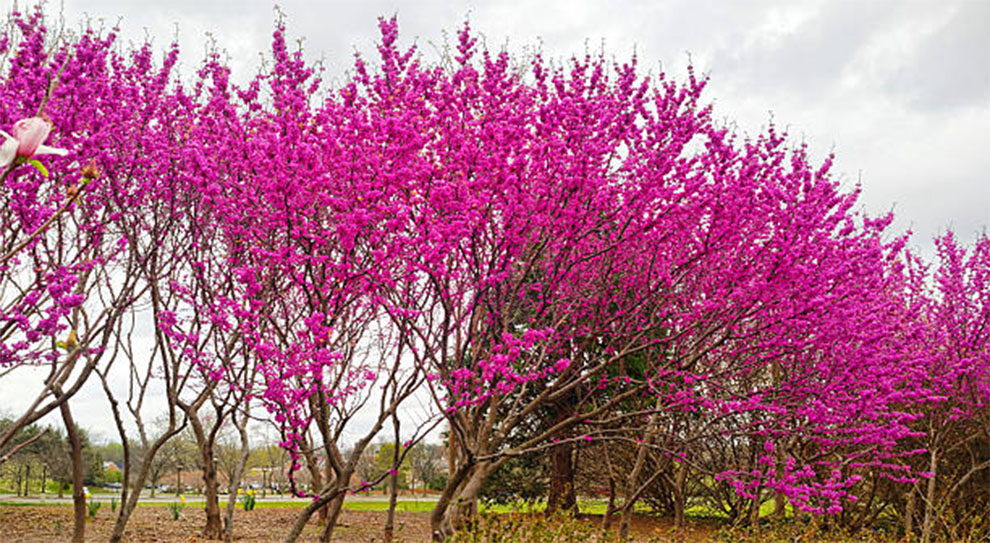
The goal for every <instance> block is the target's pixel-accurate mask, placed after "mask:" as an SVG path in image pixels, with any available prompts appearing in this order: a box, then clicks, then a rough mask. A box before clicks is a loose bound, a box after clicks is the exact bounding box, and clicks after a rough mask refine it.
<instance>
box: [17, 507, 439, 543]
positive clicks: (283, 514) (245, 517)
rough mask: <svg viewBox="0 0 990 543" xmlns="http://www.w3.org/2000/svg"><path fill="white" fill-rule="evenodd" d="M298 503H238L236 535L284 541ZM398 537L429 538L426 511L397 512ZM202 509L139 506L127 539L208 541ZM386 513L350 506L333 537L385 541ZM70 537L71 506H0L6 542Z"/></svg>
mask: <svg viewBox="0 0 990 543" xmlns="http://www.w3.org/2000/svg"><path fill="white" fill-rule="evenodd" d="M298 513H299V509H289V508H286V509H275V508H269V509H255V510H254V511H251V512H245V511H243V510H240V509H238V510H237V512H236V513H235V517H234V519H235V520H234V522H235V525H234V529H235V540H236V541H241V542H245V543H248V542H269V541H280V540H281V538H282V537H283V536H284V534H285V532H286V531H287V530H288V528H289V526H290V525H291V524H292V522H294V521H295V518H296V515H297V514H298ZM397 521H398V522H397V538H396V541H397V543H399V542H405V543H426V542H428V541H429V540H430V538H429V533H430V530H429V523H430V519H429V516H428V515H427V514H424V513H400V514H398V515H397ZM113 522H114V516H113V515H112V514H110V511H108V510H104V509H101V510H100V512H99V513H98V514H97V516H96V518H95V519H93V520H91V521H89V522H88V523H87V525H86V541H106V540H107V539H109V537H110V532H111V530H112V529H113ZM203 522H204V521H203V515H202V512H201V511H200V510H199V509H198V508H197V509H194V508H192V507H187V508H186V509H185V510H183V511H182V514H181V515H180V517H179V520H172V514H171V512H169V510H168V509H166V508H165V507H138V508H137V510H136V511H135V512H134V514H133V515H132V517H131V520H130V521H129V522H128V524H127V526H128V527H127V531H126V532H125V538H124V540H125V541H128V542H134V543H138V542H140V543H152V542H154V543H179V542H182V543H198V542H203V541H206V540H205V539H203V538H202V537H201V536H200V535H199V532H200V531H201V529H202V525H203ZM384 523H385V513H383V512H379V511H347V510H345V511H344V512H343V513H342V515H341V519H340V524H339V525H338V526H337V529H336V530H335V532H334V541H339V542H341V543H359V542H360V543H365V542H372V541H382V526H383V525H384ZM319 533H320V526H318V525H317V522H316V520H315V519H314V520H313V521H312V522H310V524H309V525H308V526H307V527H306V530H305V531H304V532H303V536H302V537H301V538H300V541H317V539H318V536H319ZM71 537H72V508H71V507H68V506H66V507H61V506H57V507H56V506H46V507H34V506H16V507H14V506H0V541H3V542H4V543H14V542H16V543H28V542H31V543H34V542H48V541H51V542H61V541H69V540H70V539H71Z"/></svg>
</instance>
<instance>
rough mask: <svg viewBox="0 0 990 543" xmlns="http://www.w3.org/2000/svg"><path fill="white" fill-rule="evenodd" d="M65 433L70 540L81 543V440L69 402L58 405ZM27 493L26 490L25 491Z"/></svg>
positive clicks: (83, 525) (83, 521)
mask: <svg viewBox="0 0 990 543" xmlns="http://www.w3.org/2000/svg"><path fill="white" fill-rule="evenodd" d="M59 410H60V411H61V413H62V422H63V423H64V424H65V434H66V437H68V439H69V449H70V456H71V458H72V542H73V543H82V542H83V541H84V540H85V539H86V495H85V494H84V493H83V466H82V440H81V439H79V432H78V431H77V430H76V423H75V422H74V421H73V420H72V412H71V411H69V402H63V403H62V405H60V406H59ZM25 495H27V492H25Z"/></svg>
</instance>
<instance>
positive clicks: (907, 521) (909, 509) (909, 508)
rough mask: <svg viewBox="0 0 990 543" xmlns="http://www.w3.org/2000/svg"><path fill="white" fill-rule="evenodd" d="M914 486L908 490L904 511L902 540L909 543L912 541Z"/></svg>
mask: <svg viewBox="0 0 990 543" xmlns="http://www.w3.org/2000/svg"><path fill="white" fill-rule="evenodd" d="M914 493H915V488H914V485H911V488H910V489H909V490H908V495H907V505H906V506H905V508H904V509H905V510H904V539H905V540H906V541H908V542H909V543H910V542H911V541H914V508H915V502H914Z"/></svg>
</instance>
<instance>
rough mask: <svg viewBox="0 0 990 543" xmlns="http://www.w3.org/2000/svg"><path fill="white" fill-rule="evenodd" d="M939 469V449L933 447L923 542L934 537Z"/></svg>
mask: <svg viewBox="0 0 990 543" xmlns="http://www.w3.org/2000/svg"><path fill="white" fill-rule="evenodd" d="M937 469H938V449H937V448H935V447H932V452H931V459H930V461H929V463H928V471H929V472H930V473H931V477H930V478H929V479H928V489H927V491H926V494H925V519H924V521H923V524H922V525H921V543H929V542H930V541H931V537H932V526H933V525H934V524H935V474H936V470H937Z"/></svg>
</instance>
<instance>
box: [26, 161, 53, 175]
mask: <svg viewBox="0 0 990 543" xmlns="http://www.w3.org/2000/svg"><path fill="white" fill-rule="evenodd" d="M28 164H30V165H32V166H34V169H36V170H38V171H39V172H41V175H43V176H45V177H48V168H46V167H45V165H44V164H42V163H41V161H39V160H37V159H34V158H32V159H31V160H29V161H28Z"/></svg>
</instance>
